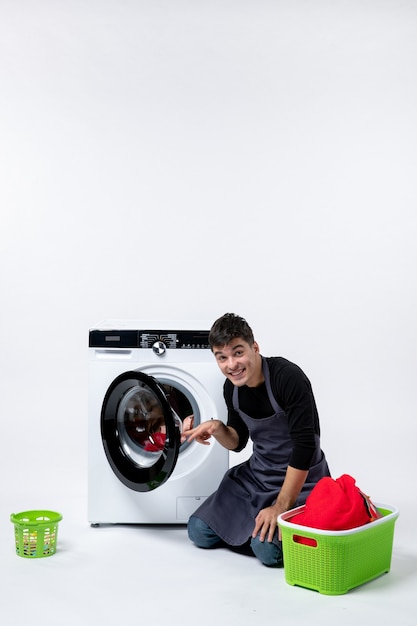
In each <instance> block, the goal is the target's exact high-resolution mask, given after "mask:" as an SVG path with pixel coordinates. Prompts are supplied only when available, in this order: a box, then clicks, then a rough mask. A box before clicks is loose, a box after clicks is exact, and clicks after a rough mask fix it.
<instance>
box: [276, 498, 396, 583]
mask: <svg viewBox="0 0 417 626" xmlns="http://www.w3.org/2000/svg"><path fill="white" fill-rule="evenodd" d="M376 507H377V509H378V511H379V512H380V513H381V514H382V517H381V518H380V519H377V520H375V521H373V522H370V523H369V524H365V525H363V526H359V527H357V528H353V529H351V530H343V531H328V530H318V529H316V528H310V527H307V526H301V525H299V524H294V523H292V522H291V518H292V517H293V516H295V515H296V514H297V513H300V512H301V511H302V510H303V509H304V506H301V507H297V508H296V509H292V510H291V511H287V512H286V513H282V514H281V515H280V516H279V517H278V524H279V526H280V528H281V533H282V549H283V556H284V570H285V580H286V582H287V583H288V584H290V585H297V586H300V587H306V588H307V589H313V590H315V591H319V592H320V593H323V594H327V595H339V594H344V593H346V592H347V591H349V590H350V589H353V588H354V587H358V586H359V585H362V584H363V583H365V582H368V581H370V580H372V579H374V578H376V577H377V576H380V575H381V574H384V573H386V572H389V570H390V566H391V556H392V546H393V538H394V524H395V521H396V519H397V517H398V515H399V512H398V509H396V508H395V507H390V506H387V505H382V504H376Z"/></svg>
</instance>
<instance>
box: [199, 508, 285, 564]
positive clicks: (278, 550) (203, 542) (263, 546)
mask: <svg viewBox="0 0 417 626" xmlns="http://www.w3.org/2000/svg"><path fill="white" fill-rule="evenodd" d="M188 537H189V538H190V539H191V541H192V542H193V543H195V545H196V546H198V547H199V548H219V547H221V546H227V547H229V548H232V549H233V548H236V549H237V550H238V551H239V549H238V547H237V546H236V547H235V546H230V545H229V544H227V543H226V542H225V541H223V539H221V537H219V536H218V535H216V533H215V532H214V530H212V529H211V528H210V526H208V525H207V524H206V523H205V522H203V520H202V519H200V518H199V517H196V516H195V515H192V516H191V517H190V519H189V520H188ZM249 545H250V548H251V551H252V553H253V554H254V555H255V556H256V557H257V558H258V559H259V560H260V561H261V563H263V564H264V565H266V566H267V567H282V565H283V560H282V545H281V542H280V541H279V540H278V531H276V533H275V536H274V539H273V541H271V542H269V541H267V540H265V541H260V539H259V536H258V537H255V538H253V537H252V538H251V539H250V544H249Z"/></svg>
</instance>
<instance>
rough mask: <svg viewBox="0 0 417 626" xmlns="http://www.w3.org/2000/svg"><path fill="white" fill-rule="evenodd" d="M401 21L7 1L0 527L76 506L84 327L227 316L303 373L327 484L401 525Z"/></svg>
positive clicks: (83, 454) (411, 92) (416, 48)
mask: <svg viewBox="0 0 417 626" xmlns="http://www.w3.org/2000/svg"><path fill="white" fill-rule="evenodd" d="M416 27H417V2H416V1H415V0H409V1H405V0H350V1H348V0H346V1H343V0H328V1H326V0H317V1H314V0H304V1H303V0H275V1H273V0H256V1H255V0H223V1H220V0H210V1H209V0H194V1H193V0H171V1H170V0H135V1H134V0H114V1H112V0H101V1H99V0H83V1H81V0H71V2H69V1H64V0H56V1H52V0H43V1H42V0H26V1H25V0H9V1H8V0H0V98H1V100H0V105H1V111H0V113H1V114H0V159H1V161H0V176H1V182H0V207H1V231H0V245H1V264H0V272H1V283H0V287H1V313H0V315H1V317H0V321H1V324H0V328H1V351H0V358H1V379H0V380H1V394H0V417H1V424H2V436H1V440H0V475H1V489H2V492H3V493H4V494H8V496H7V498H8V499H7V500H4V501H3V502H6V505H5V506H7V508H6V509H5V510H3V514H2V519H1V520H0V525H1V527H2V529H3V530H4V532H5V533H8V532H10V528H9V526H10V523H9V520H8V515H9V513H10V512H11V510H10V507H14V508H15V509H17V510H19V509H20V510H22V509H25V508H30V507H33V506H35V507H39V506H43V505H44V504H45V505H46V506H49V507H51V508H56V506H55V502H56V500H54V498H55V494H57V493H58V492H59V494H60V495H59V498H60V499H59V505H60V506H61V505H62V504H64V508H65V503H62V502H61V498H62V494H63V493H66V494H70V493H73V494H83V493H84V492H85V484H86V460H87V440H86V431H87V394H88V379H87V343H88V330H89V328H90V326H92V325H93V324H95V323H96V322H98V321H99V320H101V319H103V318H108V317H117V318H147V319H149V318H154V317H155V318H158V319H161V318H162V319H164V318H169V319H181V320H182V319H184V320H186V319H199V318H204V319H207V318H208V319H213V321H214V319H216V318H217V317H218V316H220V315H222V314H223V313H225V312H226V311H233V312H236V313H238V314H240V315H243V316H244V317H246V318H247V320H248V321H249V323H250V325H251V326H252V327H253V329H254V332H255V336H256V339H257V340H258V342H259V344H260V347H261V352H262V353H263V354H264V355H265V356H270V355H282V356H285V357H287V358H289V359H291V360H293V361H295V362H296V363H298V364H299V365H300V366H301V367H302V368H303V369H304V370H305V372H306V373H307V375H308V376H309V377H310V379H311V381H312V384H313V388H314V391H315V395H316V400H317V403H318V407H319V412H320V418H321V426H322V446H323V448H324V450H325V452H326V454H327V457H328V460H329V463H330V466H331V470H332V473H333V475H334V476H338V475H340V474H342V473H345V472H347V473H350V474H352V475H353V476H354V477H355V478H356V479H357V481H358V484H359V486H360V487H361V488H362V489H364V490H365V491H366V492H368V493H369V494H370V495H371V496H372V497H373V498H374V499H376V500H378V501H380V502H386V503H389V504H393V505H395V506H399V507H400V510H401V515H400V520H399V523H398V528H399V532H404V531H405V527H406V524H407V520H411V517H412V516H413V515H414V520H415V515H416V507H415V488H414V479H415V472H414V465H415V441H416V435H417V433H416V401H415V399H416V393H415V390H416V377H417V352H416V327H417V326H416V317H417V307H416V266H417V252H416V242H415V240H416V235H417V217H416V199H417V192H416V167H417V124H416V110H417V80H416V64H417V63H416V58H417V57H416V54H417V37H416ZM41 497H43V498H44V502H42V503H41V502H40V499H41ZM63 513H64V514H65V513H66V514H67V515H68V514H70V511H68V510H67V511H63ZM83 515H84V513H83ZM85 515H86V514H85ZM401 529H403V531H401Z"/></svg>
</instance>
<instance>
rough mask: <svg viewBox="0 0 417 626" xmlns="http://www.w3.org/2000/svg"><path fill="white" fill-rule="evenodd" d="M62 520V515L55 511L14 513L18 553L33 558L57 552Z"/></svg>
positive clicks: (13, 520)
mask: <svg viewBox="0 0 417 626" xmlns="http://www.w3.org/2000/svg"><path fill="white" fill-rule="evenodd" d="M61 520H62V515H61V514H60V513H55V512H54V511H24V512H23V513H12V514H11V516H10V521H11V522H12V523H13V524H14V534H15V542H16V554H17V555H18V556H23V557H25V558H31V559H34V558H38V559H39V558H42V557H45V556H51V555H52V554H55V552H56V546H57V539H58V523H59V522H60V521H61Z"/></svg>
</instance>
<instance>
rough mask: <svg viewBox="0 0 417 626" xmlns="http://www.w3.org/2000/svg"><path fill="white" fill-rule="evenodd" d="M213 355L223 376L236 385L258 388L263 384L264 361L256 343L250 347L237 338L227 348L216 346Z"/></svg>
mask: <svg viewBox="0 0 417 626" xmlns="http://www.w3.org/2000/svg"><path fill="white" fill-rule="evenodd" d="M213 354H214V356H215V359H216V361H217V365H218V366H219V367H220V369H221V371H222V372H223V374H224V375H225V376H226V378H228V379H229V380H230V381H231V382H232V383H233V384H234V385H236V386H238V387H241V386H242V385H248V386H249V387H257V386H258V385H260V384H261V383H262V382H263V380H264V377H263V374H262V360H261V355H260V354H259V346H258V344H257V343H256V341H255V342H254V343H253V345H250V344H248V343H247V342H246V341H244V340H243V339H241V338H240V337H236V338H235V339H232V341H231V342H230V343H228V344H227V345H225V346H214V347H213Z"/></svg>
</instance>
